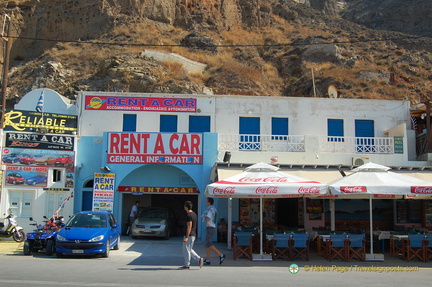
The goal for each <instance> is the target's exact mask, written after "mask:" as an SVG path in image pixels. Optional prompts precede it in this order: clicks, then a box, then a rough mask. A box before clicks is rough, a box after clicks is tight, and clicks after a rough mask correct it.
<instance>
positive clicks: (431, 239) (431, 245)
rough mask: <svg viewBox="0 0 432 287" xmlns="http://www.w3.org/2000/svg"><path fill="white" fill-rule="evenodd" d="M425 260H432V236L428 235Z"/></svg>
mask: <svg viewBox="0 0 432 287" xmlns="http://www.w3.org/2000/svg"><path fill="white" fill-rule="evenodd" d="M425 259H426V261H429V259H432V234H426V244H425Z"/></svg>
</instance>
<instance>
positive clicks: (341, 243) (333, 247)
mask: <svg viewBox="0 0 432 287" xmlns="http://www.w3.org/2000/svg"><path fill="white" fill-rule="evenodd" d="M326 252H327V260H328V261H331V260H333V259H335V258H340V259H342V260H344V261H348V245H347V235H346V234H330V239H329V240H327V242H326Z"/></svg>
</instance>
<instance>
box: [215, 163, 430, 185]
mask: <svg viewBox="0 0 432 287" xmlns="http://www.w3.org/2000/svg"><path fill="white" fill-rule="evenodd" d="M244 169H245V167H238V166H235V167H217V175H218V179H219V180H223V179H226V178H228V177H231V176H234V175H237V174H239V173H241V172H243V171H244ZM279 171H282V172H285V173H289V174H292V175H295V176H299V177H304V178H308V179H311V180H315V181H319V182H322V183H329V182H332V181H334V180H336V179H338V178H341V177H342V175H341V174H340V172H339V171H338V170H337V169H336V168H332V169H330V168H329V169H327V168H298V167H295V168H283V167H281V168H280V169H279ZM390 171H392V172H394V173H401V174H404V175H408V176H412V177H415V178H418V179H423V180H426V181H430V182H432V171H430V170H427V171H426V170H425V171H405V170H404V171H402V170H400V171H399V170H396V169H391V170H390ZM344 172H345V173H346V175H349V174H351V172H350V171H347V170H344Z"/></svg>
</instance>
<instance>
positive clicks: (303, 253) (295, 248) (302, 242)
mask: <svg viewBox="0 0 432 287" xmlns="http://www.w3.org/2000/svg"><path fill="white" fill-rule="evenodd" d="M290 243H291V244H290V259H291V260H295V259H297V258H299V257H301V258H302V259H305V260H307V261H309V234H293V235H292V237H291V241H290Z"/></svg>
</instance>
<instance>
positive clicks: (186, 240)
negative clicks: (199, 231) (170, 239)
mask: <svg viewBox="0 0 432 287" xmlns="http://www.w3.org/2000/svg"><path fill="white" fill-rule="evenodd" d="M192 205H193V204H192V202H191V201H186V202H185V203H184V209H185V211H186V213H187V215H186V216H187V219H186V231H185V236H184V237H183V256H184V265H183V266H182V267H180V268H179V269H189V268H190V260H191V257H193V259H195V260H197V261H198V264H199V267H200V268H202V266H203V263H204V259H203V258H202V257H200V256H199V255H198V254H197V253H196V252H195V250H193V245H194V242H195V237H196V227H197V219H198V216H197V215H196V213H195V212H193V211H192Z"/></svg>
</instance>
